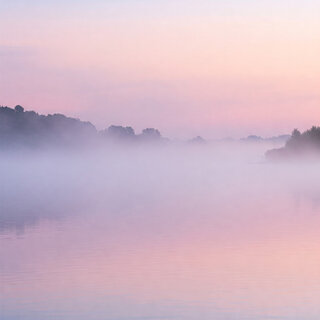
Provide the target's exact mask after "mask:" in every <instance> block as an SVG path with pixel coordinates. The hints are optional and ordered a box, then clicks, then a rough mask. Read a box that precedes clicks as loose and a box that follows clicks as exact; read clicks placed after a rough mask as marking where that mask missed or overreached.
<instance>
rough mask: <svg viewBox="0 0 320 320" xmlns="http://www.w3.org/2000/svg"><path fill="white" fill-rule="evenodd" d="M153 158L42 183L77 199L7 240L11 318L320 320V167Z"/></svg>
mask: <svg viewBox="0 0 320 320" xmlns="http://www.w3.org/2000/svg"><path fill="white" fill-rule="evenodd" d="M150 160H151V159H150V158H149V159H145V158H143V159H142V158H141V157H137V158H136V159H134V163H131V165H128V164H127V163H126V162H121V159H120V160H119V159H118V161H117V162H116V163H113V162H109V163H108V166H107V169H105V170H103V169H102V168H103V167H104V166H105V162H103V163H99V162H98V163H96V162H95V165H96V168H97V167H98V169H99V170H98V172H99V175H97V174H95V172H92V171H91V170H88V171H85V170H84V166H83V164H78V168H77V169H74V171H73V173H70V172H69V170H68V171H67V170H66V171H63V177H64V178H63V179H61V180H60V178H54V179H53V178H52V180H51V182H50V187H48V188H47V189H43V188H42V187H40V185H41V186H43V184H41V183H40V182H41V181H45V179H44V180H41V179H39V178H38V180H37V181H35V180H34V181H33V186H34V187H35V188H36V190H37V192H36V194H39V193H40V194H41V198H42V199H44V200H43V201H44V203H49V201H50V200H49V199H52V197H51V192H50V191H51V189H52V188H53V186H59V187H57V188H56V191H57V192H58V190H61V188H62V186H63V184H62V182H64V181H65V179H66V175H67V177H68V179H67V181H68V185H67V186H65V185H64V187H63V191H66V190H69V191H68V192H63V193H61V194H60V195H59V192H58V193H55V197H54V199H55V201H52V202H51V204H54V205H53V206H52V207H51V209H52V211H51V209H50V210H49V211H41V213H39V212H38V211H37V210H34V212H37V213H38V214H37V215H36V217H37V219H40V220H39V221H38V223H37V224H36V225H35V226H34V227H33V228H26V229H25V232H24V234H23V235H22V236H21V235H19V236H16V234H15V233H11V232H2V235H0V241H1V247H0V278H1V287H0V301H1V302H0V315H1V317H0V318H1V319H4V320H7V319H23V320H25V319H26V320H29V319H30V320H31V319H32V320H37V319H39V320H40V319H41V320H43V319H44V320H46V319H67V320H68V319H90V320H91V319H99V320H100V319H101V320H102V319H177V320H178V319H179V320H180V319H192V320H193V319H205V320H206V319H221V320H222V319H227V320H228V319H230V320H234V319H254V320H258V319H259V320H260V319H290V320H291V319H308V320H309V319H319V316H320V307H319V303H318V301H319V298H320V253H319V252H320V251H319V248H320V236H319V232H318V230H319V226H320V215H319V214H318V212H319V210H318V205H317V203H318V202H317V199H318V196H317V194H318V191H317V190H319V188H318V186H319V183H318V181H320V180H319V179H318V178H319V177H318V175H319V173H318V172H319V170H317V168H318V167H317V166H315V167H313V168H312V167H310V166H307V167H305V168H304V169H303V170H302V168H301V167H283V166H270V165H267V164H258V165H257V164H244V163H242V164H241V165H240V166H239V165H238V164H229V165H225V164H224V165H223V166H221V164H219V163H212V162H211V161H209V160H208V159H200V160H201V161H202V163H201V165H200V166H194V159H193V160H192V161H191V160H190V161H188V160H186V161H185V162H181V161H180V160H181V159H178V160H179V161H178V160H177V159H175V158H174V159H171V160H170V158H169V164H168V163H167V164H166V165H165V166H164V165H163V164H161V165H159V163H155V162H151V161H150ZM170 161H171V162H170ZM137 163H140V166H137ZM150 163H153V164H152V165H150ZM161 163H162V162H161ZM177 163H179V164H180V165H179V166H177ZM198 163H199V162H198ZM102 164H103V165H102ZM52 168H56V167H55V166H53V167H52ZM133 168H135V170H133ZM56 170H57V169H56ZM59 170H62V169H61V168H60V169H59ZM80 172H81V173H82V177H81V179H80V180H79V178H78V174H79V173H80ZM56 176H57V175H56ZM60 181H61V184H59V183H60ZM64 183H65V182H64ZM84 186H85V188H84ZM23 190H24V191H23V192H21V193H23V194H26V193H25V192H27V189H23ZM33 190H35V189H33ZM75 191H77V192H76V195H75ZM31 193H32V192H31V191H30V193H29V194H28V193H27V196H26V198H27V199H28V200H29V201H28V202H27V203H28V204H29V208H30V209H31V208H32V206H34V205H36V202H35V201H30V199H31V198H32V195H31ZM45 195H47V198H46V197H45ZM37 198H38V197H35V198H34V199H37ZM12 199H13V198H12ZM7 203H8V198H7ZM19 203H20V202H19ZM38 205H39V203H38ZM64 205H66V208H67V209H66V210H65V211H64V212H63V213H62V214H60V211H59V210H58V209H59V208H61V209H62V208H63V206H64ZM7 206H8V204H7ZM43 207H46V206H45V205H44V206H43ZM29 208H28V209H29ZM35 208H36V209H37V208H38V207H35ZM12 212H13V213H14V212H15V210H13V211H12ZM25 212H27V211H25ZM25 212H23V211H20V213H21V216H22V217H24V216H25V215H24V213H25ZM43 212H46V213H45V214H44V216H43ZM53 212H57V213H58V214H57V216H59V217H62V218H61V220H60V222H59V223H56V222H54V220H48V219H46V218H43V217H46V215H47V216H48V217H52V214H51V213H53ZM1 214H2V213H1ZM19 216H20V215H19ZM17 221H19V219H18V220H17Z"/></svg>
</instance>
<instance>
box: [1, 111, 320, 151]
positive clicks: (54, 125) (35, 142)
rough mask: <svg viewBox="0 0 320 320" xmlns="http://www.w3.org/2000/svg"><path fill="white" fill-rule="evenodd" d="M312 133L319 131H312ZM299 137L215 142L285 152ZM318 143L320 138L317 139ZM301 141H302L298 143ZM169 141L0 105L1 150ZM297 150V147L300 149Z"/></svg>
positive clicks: (147, 132)
mask: <svg viewBox="0 0 320 320" xmlns="http://www.w3.org/2000/svg"><path fill="white" fill-rule="evenodd" d="M312 130H313V131H312V134H315V135H316V133H314V130H316V132H317V134H318V135H319V136H320V134H319V129H318V128H316V129H312ZM298 135H301V143H302V144H304V141H305V140H306V139H307V138H304V137H305V136H306V135H309V134H306V133H304V134H300V133H298V131H294V133H293V136H292V137H291V139H290V135H280V136H276V137H271V138H262V137H259V136H256V135H250V136H248V137H246V138H243V139H240V140H233V139H231V138H226V139H222V140H215V142H224V143H227V142H228V143H232V142H237V141H238V142H243V143H250V144H252V143H264V142H267V143H271V144H273V145H283V144H285V143H286V142H287V141H288V140H289V139H290V140H289V141H288V142H287V145H286V147H285V148H284V149H285V150H289V149H290V150H291V149H292V148H296V147H294V146H295V145H296V144H297V143H298V144H299V143H300V142H296V141H297V139H298ZM315 139H316V140H317V139H318V140H317V141H319V137H318V136H317V138H315ZM299 141H300V140H299ZM168 142H169V139H167V138H164V137H163V136H162V135H161V133H160V131H159V130H158V129H155V128H146V129H144V130H142V132H141V133H139V134H136V133H135V131H134V129H133V128H132V127H124V126H116V125H111V126H110V127H108V128H106V129H104V130H97V129H96V127H95V126H94V125H93V124H91V123H90V122H84V121H81V120H79V119H75V118H70V117H66V116H65V115H63V114H58V113H56V114H49V115H41V114H38V113H36V112H34V111H25V110H24V108H23V107H21V106H20V105H17V106H16V107H15V108H9V107H4V106H0V150H7V149H15V148H17V147H22V148H31V149H32V148H33V149H37V148H39V149H40V148H41V149H43V148H52V147H57V148H61V147H68V148H81V147H88V146H101V145H102V146H103V145H105V144H130V145H139V144H147V143H149V144H153V145H161V144H166V143H168ZM188 143H190V144H196V145H202V144H205V143H207V141H206V140H205V139H203V138H202V137H200V136H198V137H195V138H193V139H191V140H189V141H188ZM297 148H298V147H297ZM280 153H281V154H282V153H286V151H283V150H282V149H276V150H272V151H270V152H269V153H268V156H269V155H270V156H271V157H273V155H275V157H277V156H278V154H280Z"/></svg>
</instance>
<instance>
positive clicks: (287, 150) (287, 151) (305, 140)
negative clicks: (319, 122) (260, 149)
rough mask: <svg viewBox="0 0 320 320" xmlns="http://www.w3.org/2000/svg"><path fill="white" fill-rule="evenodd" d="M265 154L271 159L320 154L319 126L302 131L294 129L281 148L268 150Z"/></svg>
mask: <svg viewBox="0 0 320 320" xmlns="http://www.w3.org/2000/svg"><path fill="white" fill-rule="evenodd" d="M266 156H267V158H268V159H271V160H281V159H288V158H302V157H305V156H320V127H315V126H313V127H312V128H311V129H309V130H307V131H305V132H303V133H301V132H300V131H299V130H298V129H294V130H293V132H292V134H291V138H290V139H289V140H288V141H287V143H286V145H285V146H284V147H283V148H279V149H273V150H269V151H268V152H267V153H266Z"/></svg>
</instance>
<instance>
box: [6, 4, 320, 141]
mask: <svg viewBox="0 0 320 320" xmlns="http://www.w3.org/2000/svg"><path fill="white" fill-rule="evenodd" d="M319 12H320V5H319V3H318V2H316V1H311V0H309V1H306V2H305V3H303V4H302V3H301V2H299V3H298V1H291V2H290V3H289V2H288V1H285V0H280V1H274V0H271V1H268V2H267V1H261V2H259V3H258V4H257V3H255V2H254V1H252V0H245V1H242V4H239V1H233V0H231V1H228V2H226V3H225V4H221V3H220V2H219V1H209V0H200V1H191V0H188V1H180V0H173V1H170V2H169V1H167V0H165V1H161V3H160V2H152V1H146V0H142V1H135V0H128V1H111V0H110V1H100V0H94V1H90V2H89V1H84V0H81V1H77V2H75V1H73V0H68V1H63V2H62V1H60V0H58V1H51V0H46V1H41V2H40V1H38V0H31V1H25V0H19V1H18V0H17V1H6V0H5V1H3V2H1V3H0V18H1V19H0V94H1V95H0V96H1V101H0V104H2V105H9V106H14V105H16V104H21V105H23V106H25V107H26V108H27V109H34V110H36V111H37V112H40V113H48V112H50V113H52V112H61V113H65V114H67V115H70V116H75V117H80V118H81V119H83V120H90V121H91V122H92V123H93V124H95V125H96V126H97V127H98V128H104V127H106V126H109V125H110V124H121V125H130V126H133V127H134V128H136V129H137V131H139V130H141V129H142V128H144V127H150V126H152V127H157V128H159V129H160V131H161V132H162V133H163V134H164V135H166V136H169V137H177V138H186V137H190V136H193V135H202V136H204V137H207V138H220V137H225V136H234V137H239V136H244V135H248V134H253V133H254V134H258V135H275V134H282V133H288V132H290V131H291V130H292V129H293V128H294V127H298V128H300V129H305V128H307V127H310V126H311V125H314V124H315V125H318V124H319V122H318V121H317V118H319V119H320V89H319V85H320V60H319V56H320V32H319V31H318V30H320V14H319Z"/></svg>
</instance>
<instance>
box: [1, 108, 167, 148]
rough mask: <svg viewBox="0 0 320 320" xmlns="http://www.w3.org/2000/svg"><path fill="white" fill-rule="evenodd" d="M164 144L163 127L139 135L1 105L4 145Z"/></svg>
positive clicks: (115, 128)
mask: <svg viewBox="0 0 320 320" xmlns="http://www.w3.org/2000/svg"><path fill="white" fill-rule="evenodd" d="M115 141H116V142H119V141H121V142H130V143H132V142H135V143H139V142H153V143H164V142H166V141H167V139H165V138H163V137H162V136H161V134H160V132H159V130H157V129H154V128H146V129H144V130H143V131H142V132H141V134H136V133H135V131H134V129H133V128H131V127H122V126H114V125H113V126H110V127H109V128H107V129H105V130H101V131H98V130H97V129H96V128H95V126H94V125H93V124H91V123H90V122H83V121H80V120H79V119H74V118H69V117H66V116H65V115H63V114H52V115H50V114H49V115H47V116H45V115H40V114H38V113H36V112H34V111H25V110H24V108H23V107H21V106H20V105H17V106H16V107H15V108H14V109H13V108H9V107H0V147H1V149H4V148H12V147H22V146H23V147H34V148H36V147H52V146H56V147H63V146H67V147H71V146H72V147H81V146H87V145H94V144H99V143H104V142H110V143H112V142H115Z"/></svg>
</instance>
